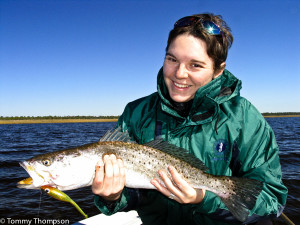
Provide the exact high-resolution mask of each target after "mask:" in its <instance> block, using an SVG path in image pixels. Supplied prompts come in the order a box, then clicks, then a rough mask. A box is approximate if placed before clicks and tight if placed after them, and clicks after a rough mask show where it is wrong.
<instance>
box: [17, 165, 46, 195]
mask: <svg viewBox="0 0 300 225" xmlns="http://www.w3.org/2000/svg"><path fill="white" fill-rule="evenodd" d="M20 166H22V167H23V168H24V169H25V170H26V172H27V173H28V174H29V176H30V177H29V178H26V179H24V180H21V181H19V182H18V183H17V187H18V188H25V189H38V188H40V186H41V185H42V184H43V183H44V178H43V177H42V176H41V175H40V174H38V173H37V172H36V171H35V170H34V168H33V167H32V166H31V165H30V164H29V163H27V162H25V161H24V162H21V163H20Z"/></svg>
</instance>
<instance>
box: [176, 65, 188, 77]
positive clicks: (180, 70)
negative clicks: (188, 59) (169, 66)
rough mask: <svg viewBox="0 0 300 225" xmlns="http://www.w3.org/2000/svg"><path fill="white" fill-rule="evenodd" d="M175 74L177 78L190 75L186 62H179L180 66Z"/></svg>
mask: <svg viewBox="0 0 300 225" xmlns="http://www.w3.org/2000/svg"><path fill="white" fill-rule="evenodd" d="M175 76H176V78H177V79H184V78H187V77H188V72H187V70H186V68H185V65H184V64H179V66H178V68H177V70H176V72H175Z"/></svg>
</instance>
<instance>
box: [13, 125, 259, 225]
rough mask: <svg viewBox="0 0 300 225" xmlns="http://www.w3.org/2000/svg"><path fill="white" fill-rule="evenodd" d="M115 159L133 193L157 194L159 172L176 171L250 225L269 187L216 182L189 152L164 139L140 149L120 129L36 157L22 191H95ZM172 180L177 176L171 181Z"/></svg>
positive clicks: (238, 180) (235, 180)
mask: <svg viewBox="0 0 300 225" xmlns="http://www.w3.org/2000/svg"><path fill="white" fill-rule="evenodd" d="M106 154H114V155H116V157H117V158H120V159H122V160H123V162H124V166H125V173H126V184H125V186H126V187H128V188H142V189H155V187H154V186H153V185H152V184H151V183H150V180H152V179H153V178H156V179H157V180H159V181H160V182H161V183H162V184H163V182H162V180H161V179H160V177H159V175H158V171H159V170H161V169H163V170H165V171H168V169H167V168H168V166H170V165H172V166H174V167H175V169H176V170H177V171H178V173H179V174H181V176H182V177H184V179H185V180H186V181H187V182H188V183H189V184H190V185H191V186H193V187H194V188H195V189H206V190H207V191H211V192H213V193H215V194H216V195H217V196H219V197H220V199H221V200H222V201H223V203H224V204H225V205H226V207H227V208H228V210H229V211H230V212H231V213H232V214H233V216H234V217H235V218H236V219H237V220H239V221H242V222H244V221H245V220H246V219H247V217H248V215H249V212H250V210H251V209H252V208H253V207H254V206H255V203H256V199H257V197H258V195H259V194H260V192H261V190H262V186H263V183H262V182H261V181H259V180H255V179H249V178H245V177H231V176H215V175H212V174H209V173H208V172H207V171H208V168H207V167H206V165H205V164H204V163H203V162H202V161H201V160H200V159H198V158H196V157H195V156H194V155H192V154H190V153H188V151H187V150H186V149H183V148H181V147H178V146H176V145H173V144H170V143H168V142H166V141H164V140H162V139H155V140H153V141H150V142H148V143H144V144H138V143H136V142H135V141H133V140H132V139H131V138H130V136H129V134H128V132H127V131H125V132H123V131H122V129H121V128H120V127H117V128H116V129H114V130H109V131H107V132H106V134H105V135H104V136H103V137H102V138H100V140H99V141H98V142H95V143H91V144H86V145H83V146H79V147H75V148H71V149H66V150H60V151H56V152H51V153H46V154H42V155H38V156H34V157H32V158H31V159H28V160H26V161H23V162H21V163H20V165H21V166H22V167H23V168H24V169H25V170H26V171H27V172H28V174H29V175H30V177H31V178H32V179H28V178H27V179H25V180H22V181H20V182H18V184H17V186H18V187H19V188H27V189H39V188H40V187H41V186H45V185H48V186H52V187H55V188H57V189H58V190H61V191H64V190H72V189H77V188H82V187H86V186H90V185H91V184H92V182H93V179H94V176H95V167H96V165H97V163H98V162H99V163H100V164H102V165H103V157H104V156H105V155H106ZM170 177H171V176H170Z"/></svg>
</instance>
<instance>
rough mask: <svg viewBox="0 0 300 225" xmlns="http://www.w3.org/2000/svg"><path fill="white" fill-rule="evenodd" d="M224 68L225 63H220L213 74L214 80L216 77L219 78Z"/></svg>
mask: <svg viewBox="0 0 300 225" xmlns="http://www.w3.org/2000/svg"><path fill="white" fill-rule="evenodd" d="M225 66H226V63H225V62H222V63H221V65H220V69H218V70H216V72H215V74H214V79H216V78H217V77H218V76H220V75H221V74H222V73H223V72H224V70H225Z"/></svg>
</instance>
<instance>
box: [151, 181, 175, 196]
mask: <svg viewBox="0 0 300 225" xmlns="http://www.w3.org/2000/svg"><path fill="white" fill-rule="evenodd" d="M150 183H151V184H152V185H153V186H154V187H155V188H156V189H157V190H158V191H159V192H161V193H162V194H163V195H165V196H167V197H169V196H170V194H171V192H170V191H169V190H168V189H167V188H166V187H165V186H164V185H162V184H161V183H160V182H159V181H158V180H157V179H152V180H151V181H150Z"/></svg>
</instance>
